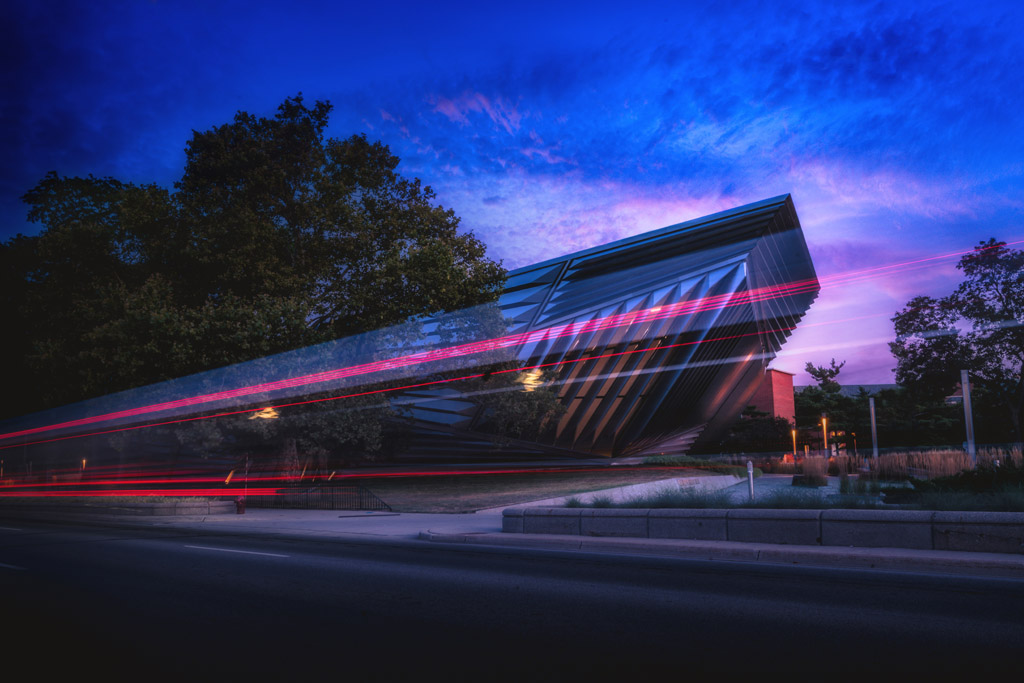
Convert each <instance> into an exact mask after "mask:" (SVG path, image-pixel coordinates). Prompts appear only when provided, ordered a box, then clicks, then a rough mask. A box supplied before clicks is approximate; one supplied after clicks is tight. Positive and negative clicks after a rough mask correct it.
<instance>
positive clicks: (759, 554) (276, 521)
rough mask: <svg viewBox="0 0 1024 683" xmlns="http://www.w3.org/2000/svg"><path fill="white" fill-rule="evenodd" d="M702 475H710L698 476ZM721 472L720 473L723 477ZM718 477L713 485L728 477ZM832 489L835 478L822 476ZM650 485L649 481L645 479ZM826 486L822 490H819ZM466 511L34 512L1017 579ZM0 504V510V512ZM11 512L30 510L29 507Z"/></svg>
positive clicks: (767, 484)
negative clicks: (577, 532)
mask: <svg viewBox="0 0 1024 683" xmlns="http://www.w3.org/2000/svg"><path fill="white" fill-rule="evenodd" d="M705 479H710V478H705ZM723 479H724V478H723ZM789 480H790V477H788V476H783V475H776V476H772V475H765V476H763V477H760V478H758V479H756V480H755V491H754V495H755V497H757V496H761V495H766V494H767V493H768V492H769V491H771V490H773V489H778V488H780V487H782V486H789ZM731 481H733V480H731V479H730V480H729V481H727V482H723V481H719V482H718V484H716V485H720V484H722V483H730V482H731ZM830 485H831V486H830V488H832V489H835V490H836V491H838V482H837V481H835V482H830ZM652 486H656V483H652ZM726 490H727V492H728V493H729V494H730V496H733V497H734V498H736V499H739V500H742V499H745V498H746V497H747V496H748V495H749V492H748V487H747V483H746V482H745V481H744V482H740V483H738V484H734V485H732V486H731V487H729V488H727V489H726ZM830 492H832V491H829V490H825V489H822V490H821V491H819V493H821V494H822V495H825V494H827V493H830ZM558 500H559V499H550V500H546V501H533V502H529V503H521V504H520V505H517V506H514V507H525V506H532V505H553V504H557V503H558ZM561 500H564V499H561ZM505 507H510V506H503V507H501V508H494V509H490V510H481V511H479V512H476V513H470V514H417V513H394V512H359V511H342V510H263V509H254V508H249V509H248V510H247V511H246V512H245V514H241V515H207V516H198V515H197V516H182V517H153V516H145V517H143V516H120V515H119V516H110V515H102V514H91V515H87V514H82V513H64V514H55V513H51V512H47V513H40V514H39V518H41V519H62V520H64V521H73V522H78V523H97V524H104V525H117V526H131V527H139V528H164V529H177V530H182V531H186V530H191V531H197V532H209V533H227V534H235V535H246V534H253V535H260V536H273V537H278V538H280V537H295V536H300V537H304V538H309V537H319V538H321V539H325V540H327V539H337V540H362V541H368V540H380V541H388V540H391V541H398V542H437V543H458V544H471V545H486V546H501V547H520V548H535V549H547V550H560V551H576V552H588V553H613V554H622V555H644V556H659V557H673V558H686V559H697V560H714V561H730V562H760V563H772V564H787V565H800V566H826V567H848V568H854V569H876V570H885V571H902V572H926V573H943V574H958V575H963V576H986V577H1006V578H1013V579H1024V555H1006V554H997V553H965V552H952V551H932V550H909V549H900V548H837V547H821V546H794V545H772V544H765V543H736V542H729V541H685V540H668V539H644V538H596V537H581V536H556V535H547V534H544V535H536V534H504V533H502V532H501V520H502V514H501V513H502V510H503V509H505ZM4 512H5V511H4V510H2V509H0V516H7V515H4ZM21 512H22V513H23V514H19V515H18V516H20V517H30V516H32V515H31V514H24V511H21Z"/></svg>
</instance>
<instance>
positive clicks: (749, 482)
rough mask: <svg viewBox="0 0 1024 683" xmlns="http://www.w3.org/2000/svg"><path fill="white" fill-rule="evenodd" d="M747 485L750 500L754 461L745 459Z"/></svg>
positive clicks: (752, 492) (751, 498)
mask: <svg viewBox="0 0 1024 683" xmlns="http://www.w3.org/2000/svg"><path fill="white" fill-rule="evenodd" d="M747 486H749V487H750V500H754V463H752V462H751V461H750V460H748V461H747Z"/></svg>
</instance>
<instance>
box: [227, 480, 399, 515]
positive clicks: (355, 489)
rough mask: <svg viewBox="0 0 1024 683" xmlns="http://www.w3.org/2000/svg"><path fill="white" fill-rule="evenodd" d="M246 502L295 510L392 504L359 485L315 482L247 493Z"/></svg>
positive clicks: (373, 507)
mask: <svg viewBox="0 0 1024 683" xmlns="http://www.w3.org/2000/svg"><path fill="white" fill-rule="evenodd" d="M245 502H246V505H247V506H249V507H256V508H290V509H298V510H387V511H390V510H391V507H390V506H389V505H388V504H387V503H385V502H384V501H383V500H381V499H380V498H378V497H377V496H375V495H374V494H373V493H372V492H370V491H369V490H367V489H365V488H363V487H362V486H356V485H353V484H345V485H341V484H339V485H332V484H317V485H316V486H308V487H303V488H298V487H296V488H284V489H280V490H279V491H278V492H277V494H276V495H272V496H262V495H261V496H246V497H245Z"/></svg>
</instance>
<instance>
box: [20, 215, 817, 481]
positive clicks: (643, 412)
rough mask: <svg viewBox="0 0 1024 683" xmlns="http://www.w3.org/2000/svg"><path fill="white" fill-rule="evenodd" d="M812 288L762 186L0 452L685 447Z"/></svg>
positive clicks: (109, 407)
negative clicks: (458, 306) (431, 305)
mask: <svg viewBox="0 0 1024 683" xmlns="http://www.w3.org/2000/svg"><path fill="white" fill-rule="evenodd" d="M818 289H819V287H818V281H817V278H816V276H815V273H814V268H813V266H812V264H811V259H810V256H809V254H808V251H807V246H806V244H805V242H804V238H803V234H802V232H801V230H800V224H799V221H798V219H797V216H796V212H795V210H794V207H793V202H792V200H791V199H790V197H789V196H788V195H786V196H782V197H776V198H773V199H768V200H764V201H761V202H757V203H755V204H750V205H747V206H743V207H739V208H736V209H732V210H730V211H725V212H722V213H718V214H714V215H712V216H707V217H704V218H700V219H697V220H693V221H688V222H686V223H681V224H679V225H673V226H669V227H667V228H662V229H660V230H655V231H652V232H648V233H644V234H641V235H636V236H634V237H630V238H627V239H623V240H620V241H617V242H613V243H610V244H605V245H601V246H598V247H594V248H592V249H587V250H585V251H581V252H578V253H575V254H570V255H567V256H561V257H559V258H556V259H552V260H550V261H545V262H543V263H538V264H534V265H531V266H527V267H525V268H520V269H518V270H515V271H513V272H511V273H510V274H509V277H508V281H507V283H506V287H505V290H504V293H503V294H502V295H501V297H500V299H499V301H498V302H497V303H496V304H494V305H491V306H484V307H480V308H477V309H473V310H468V311H457V312H454V313H449V314H445V315H442V316H437V317H435V318H431V319H427V320H415V321H410V322H409V323H408V324H405V325H400V326H396V327H392V328H388V329H384V330H377V331H374V332H370V333H367V334H364V335H358V336H356V337H352V338H347V339H342V340H338V341H336V342H331V343H329V344H324V345H320V346H316V347H310V348H307V349H300V350H297V351H293V352H289V353H285V354H280V355H277V356H271V357H267V358H262V359H259V360H257V361H253V362H250V363H242V364H239V365H235V366H230V367H227V368H222V369H219V370H214V371H211V372H207V373H202V374H199V375H194V376H191V377H184V378H181V379H178V380H174V381H171V382H165V383H162V384H158V385H153V386H150V387H142V388H139V389H135V390H132V391H127V392H122V393H119V394H115V395H111V396H107V397H103V398H100V399H95V400H92V401H86V402H83V403H80V404H76V405H72V406H65V407H63V408H60V409H57V410H52V411H46V412H44V413H38V414H34V415H28V416H25V417H22V418H18V419H16V420H8V421H6V422H5V423H3V424H2V425H0V453H2V452H3V451H4V450H7V449H11V448H16V449H17V451H14V452H16V453H19V454H20V458H21V460H23V461H24V462H25V463H26V465H25V467H26V468H29V464H30V463H31V462H32V461H33V459H34V460H35V461H36V462H42V463H45V465H44V466H45V467H46V468H48V469H49V468H56V469H59V468H60V467H67V466H68V464H67V462H65V461H66V460H68V458H71V457H73V459H74V461H75V462H77V461H78V460H79V459H82V461H83V464H82V468H83V469H84V467H85V465H84V461H85V460H86V459H87V458H89V459H94V460H95V459H99V460H101V461H103V460H112V459H116V460H117V461H118V462H121V463H124V462H125V461H126V459H130V458H137V459H140V460H144V459H147V458H154V459H162V460H164V461H166V460H168V459H173V458H179V459H180V458H181V457H201V458H204V459H206V460H211V459H214V460H215V459H218V458H219V459H220V460H222V461H225V460H226V461H231V460H233V459H236V458H237V457H238V456H239V454H243V453H244V454H245V455H246V457H247V458H248V457H249V456H250V455H253V456H255V457H263V458H265V459H267V460H274V459H275V458H281V457H287V458H293V459H294V457H299V458H300V459H301V458H302V457H306V458H307V459H310V458H312V459H319V460H318V464H317V467H318V468H320V469H328V470H329V469H330V468H331V467H332V466H333V465H332V464H331V463H332V462H333V463H334V464H338V463H341V464H344V463H345V462H347V461H350V460H346V456H345V454H346V453H350V454H351V453H356V452H357V451H360V450H361V452H369V451H372V450H374V448H376V449H378V450H376V451H375V452H379V453H383V454H385V455H386V456H387V457H389V458H394V459H396V460H399V461H401V460H406V461H415V460H428V461H435V462H437V461H458V460H467V459H469V460H477V459H487V458H493V457H496V456H497V457H501V458H503V459H508V458H517V457H523V458H537V457H543V458H550V457H552V456H556V457H593V456H612V457H614V456H632V455H647V454H660V453H665V454H679V453H685V452H687V450H688V449H689V448H690V447H691V446H692V445H693V444H694V443H695V442H697V441H698V440H700V439H711V438H714V437H715V436H716V435H718V434H719V433H720V432H721V431H722V430H724V429H726V428H727V427H728V426H729V425H730V423H731V422H732V421H733V420H734V419H735V418H736V416H737V415H738V414H739V413H740V412H741V411H742V409H743V407H744V406H745V405H746V403H747V401H748V400H749V399H750V397H751V395H752V394H753V392H754V391H755V389H756V387H757V385H758V383H759V381H760V379H761V377H762V375H763V373H764V370H765V367H766V366H767V364H768V363H769V362H770V361H771V359H772V358H773V357H774V356H775V354H776V353H777V352H778V351H779V349H780V348H781V346H782V344H783V343H784V342H785V340H786V338H787V337H788V336H789V335H790V333H791V332H792V331H793V329H794V328H795V327H796V325H797V323H798V322H799V320H800V319H801V317H802V316H803V315H804V313H805V312H806V311H807V309H808V307H809V306H810V305H811V302H812V301H813V300H814V298H815V296H816V295H817V292H818ZM72 443H73V444H74V445H73V446H71V445H70V444H72ZM381 443H383V444H384V445H383V446H381V445H380V444H381ZM375 444H376V445H375ZM296 449H299V450H301V451H302V452H303V453H306V454H307V455H306V456H302V455H301V453H300V454H299V455H295V453H296ZM285 451H287V452H288V453H291V455H287V456H282V455H281V453H282V452H285ZM8 453H11V451H8ZM293 456H294V457H293ZM353 459H358V458H355V457H353ZM176 462H177V461H176ZM302 469H303V471H305V466H303V467H302Z"/></svg>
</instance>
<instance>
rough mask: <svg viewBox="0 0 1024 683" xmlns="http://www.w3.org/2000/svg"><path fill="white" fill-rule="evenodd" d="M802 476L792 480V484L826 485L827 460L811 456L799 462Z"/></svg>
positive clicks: (822, 457)
mask: <svg viewBox="0 0 1024 683" xmlns="http://www.w3.org/2000/svg"><path fill="white" fill-rule="evenodd" d="M800 469H801V471H802V472H803V476H802V477H800V478H798V477H794V478H793V483H794V484H798V485H802V486H825V485H826V484H827V483H828V458H826V457H824V456H819V455H811V456H808V457H806V458H804V459H803V460H802V461H801V462H800Z"/></svg>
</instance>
